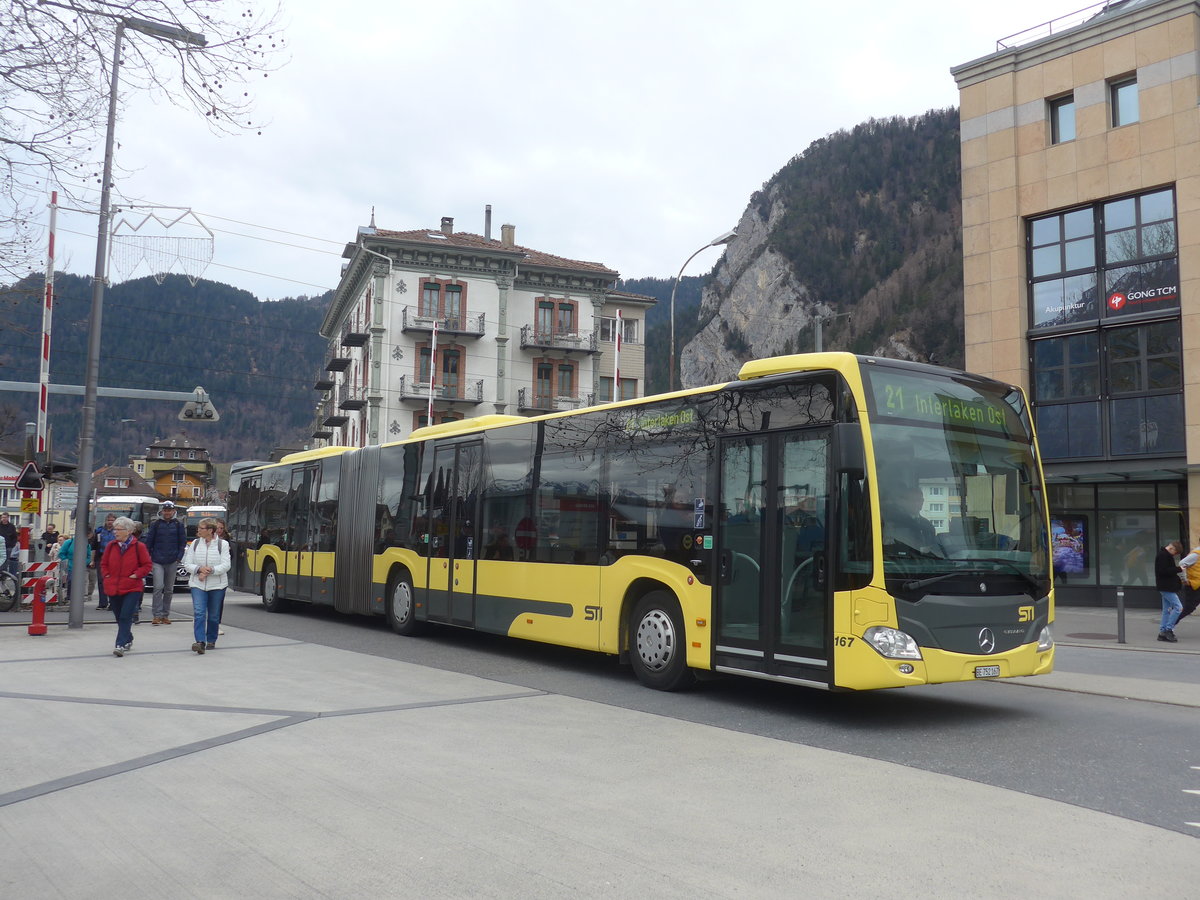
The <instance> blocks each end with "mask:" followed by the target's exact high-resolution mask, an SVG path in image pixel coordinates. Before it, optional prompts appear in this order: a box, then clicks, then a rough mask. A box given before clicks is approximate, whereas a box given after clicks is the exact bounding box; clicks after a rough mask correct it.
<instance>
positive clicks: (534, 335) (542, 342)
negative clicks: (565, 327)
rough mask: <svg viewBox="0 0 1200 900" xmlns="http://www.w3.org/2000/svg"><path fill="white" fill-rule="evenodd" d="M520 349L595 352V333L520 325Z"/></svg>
mask: <svg viewBox="0 0 1200 900" xmlns="http://www.w3.org/2000/svg"><path fill="white" fill-rule="evenodd" d="M521 349H522V350H566V351H567V352H571V351H574V350H578V351H579V352H581V353H595V352H596V350H597V348H596V334H595V332H588V333H587V334H579V333H578V332H575V331H540V330H538V329H537V328H536V327H535V326H533V325H522V326H521Z"/></svg>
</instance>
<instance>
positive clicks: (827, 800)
mask: <svg viewBox="0 0 1200 900" xmlns="http://www.w3.org/2000/svg"><path fill="white" fill-rule="evenodd" d="M11 615H13V614H3V615H0V621H2V620H8V616H11ZM25 615H26V623H27V621H28V613H26V614H25ZM105 615H106V614H105ZM57 616H61V617H62V620H63V621H65V618H66V611H65V610H63V611H61V612H55V613H52V620H53V618H54V617H57ZM1145 618H1146V611H1144V610H1143V611H1140V612H1138V613H1135V614H1131V615H1130V618H1129V620H1128V623H1127V625H1128V626H1129V629H1130V634H1131V637H1132V636H1133V635H1134V633H1135V630H1136V637H1137V640H1138V641H1141V642H1143V643H1145V642H1144V638H1143V635H1142V632H1143V630H1144V624H1145V623H1144V621H1143V620H1144V619H1145ZM87 621H88V624H87V625H86V626H85V627H84V628H83V629H74V630H72V629H69V628H67V627H66V626H65V625H52V626H51V627H50V630H49V633H48V634H47V635H44V636H40V637H34V636H30V635H28V634H27V632H26V629H25V628H24V627H20V626H14V627H3V626H0V721H3V722H4V732H3V733H4V736H5V737H4V741H3V744H2V746H3V747H4V748H5V750H6V752H5V753H4V754H3V757H2V758H0V842H2V843H0V846H2V847H3V849H2V850H0V892H2V893H3V894H4V895H5V896H29V897H67V898H75V897H78V898H92V897H104V896H122V897H146V898H150V897H153V898H162V897H238V898H245V897H248V896H249V897H255V898H259V897H356V898H357V897H385V896H387V897H414V898H450V897H465V896H472V897H521V898H528V897H547V898H550V897H553V898H558V897H562V896H565V895H568V894H579V895H582V896H604V897H618V898H623V897H644V896H647V895H653V896H656V897H663V898H673V897H733V896H742V897H745V896H750V897H794V896H797V895H798V894H805V895H809V896H815V897H857V896H878V895H885V894H886V895H896V894H906V893H913V894H918V893H919V894H920V895H921V896H926V897H993V896H1000V895H1002V894H1010V893H1013V894H1017V893H1019V894H1024V893H1034V892H1036V893H1037V895H1038V896H1039V897H1051V898H1053V897H1062V898H1076V897H1079V896H1084V895H1086V896H1090V897H1093V898H1108V897H1114V898H1116V897H1120V898H1126V897H1128V896H1129V893H1130V891H1131V890H1135V891H1137V892H1142V893H1150V894H1153V895H1156V896H1181V897H1182V896H1188V895H1189V894H1190V893H1193V892H1194V891H1195V887H1196V884H1198V883H1200V855H1198V854H1196V853H1195V849H1196V842H1195V839H1194V838H1192V837H1189V836H1187V835H1182V834H1176V833H1174V832H1168V831H1164V830H1162V829H1159V828H1154V827H1151V826H1146V825H1142V824H1139V823H1136V822H1131V821H1128V820H1125V819H1121V818H1117V817H1113V816H1108V815H1104V814H1101V813H1095V812H1091V811H1088V810H1084V809H1080V808H1077V807H1074V806H1070V805H1067V804H1063V803H1058V802H1056V801H1053V800H1047V799H1044V798H1039V797H1033V796H1029V795H1026V794H1021V793H1017V792H1012V791H1007V790H1004V789H1000V788H995V787H990V786H987V785H981V784H977V783H974V782H969V781H965V780H961V779H956V778H949V777H945V776H940V775H936V774H932V773H928V772H922V771H918V770H914V769H910V768H906V767H903V766H897V765H894V764H890V763H884V762H879V761H876V760H871V759H863V758H858V757H854V756H850V755H846V754H841V753H835V752H830V751H825V750H819V749H814V748H811V747H806V746H803V745H798V744H793V743H787V742H781V741H776V740H773V739H770V738H764V737H758V736H755V735H748V734H743V733H739V732H734V731H727V730H724V729H720V728H714V727H711V726H705V725H697V724H694V723H689V722H684V721H679V720H676V719H671V718H666V717H660V716H655V715H649V714H646V713H641V712H636V711H631V710H626V709H622V708H617V707H612V706H608V705H604V704H599V703H592V702H587V701H582V700H575V699H572V698H568V697H563V696H556V695H553V694H547V693H544V692H541V691H536V690H530V689H527V688H522V687H518V686H514V685H510V684H504V683H501V682H497V681H490V680H485V679H481V678H476V677H472V676H467V675H461V674H457V673H453V672H446V671H442V670H437V669H430V668H425V667H422V666H416V665H411V664H408V663H403V662H397V661H394V660H388V659H382V658H379V657H375V656H369V655H364V654H358V653H352V652H348V651H342V650H336V649H332V648H329V647H324V646H319V645H313V644H307V643H300V642H295V641H290V640H286V639H281V638H274V637H271V636H266V635H262V634H258V633H255V632H249V631H242V630H240V629H237V628H232V627H229V626H226V631H227V632H228V633H227V634H226V635H225V636H224V637H223V638H221V639H220V641H219V646H218V649H216V650H213V651H210V652H209V653H206V654H205V655H204V656H198V655H196V654H194V653H191V652H190V651H189V650H188V649H187V647H188V645H189V643H190V634H191V628H190V622H189V621H187V620H186V619H183V618H180V620H179V621H178V623H177V624H174V625H171V626H160V627H153V626H150V625H142V626H139V627H138V628H136V629H135V632H134V633H135V639H134V650H133V652H132V653H130V654H129V655H128V656H126V657H124V658H123V659H116V658H114V657H113V656H112V655H111V649H112V643H113V637H114V634H115V626H114V625H113V624H112V622H111V619H105V618H104V617H103V616H99V617H98V616H97V615H96V613H95V610H94V605H93V606H92V609H91V610H89V614H88V617H87ZM1106 621H1108V620H1107V619H1106V618H1105V617H1104V615H1103V611H1097V612H1095V613H1094V614H1090V615H1089V614H1084V613H1082V612H1081V613H1079V614H1076V613H1073V612H1068V613H1067V614H1065V615H1063V616H1061V617H1060V627H1059V634H1060V638H1061V639H1062V640H1063V641H1064V642H1065V641H1070V640H1072V638H1071V632H1075V631H1077V632H1078V633H1080V634H1084V633H1086V634H1100V633H1103V632H1105V631H1106V628H1105V626H1104V624H1103V623H1105V622H1106ZM1197 625H1198V627H1197V635H1196V637H1195V638H1194V640H1195V643H1196V645H1197V648H1198V649H1200V622H1198V623H1197ZM1114 633H1115V631H1114ZM1081 640H1086V641H1088V642H1089V645H1092V644H1093V643H1094V644H1098V645H1103V642H1102V639H1100V638H1096V637H1090V638H1086V639H1081ZM1187 642H1188V639H1186V638H1183V637H1181V643H1180V644H1179V645H1174V646H1172V647H1171V648H1165V649H1160V647H1161V645H1160V646H1159V647H1156V646H1154V642H1153V641H1151V642H1149V643H1146V644H1145V646H1144V647H1143V646H1141V645H1140V644H1134V643H1133V642H1132V640H1131V643H1130V644H1128V645H1125V646H1127V647H1128V648H1129V649H1131V650H1132V649H1141V650H1145V651H1146V652H1173V653H1194V652H1196V650H1192V649H1190V648H1188V647H1187ZM1109 645H1110V646H1118V645H1115V642H1109ZM1055 677H1057V676H1054V675H1052V676H1048V679H1052V678H1055ZM1040 680H1042V679H1030V680H1029V681H1028V683H1031V684H1032V683H1035V682H1037V681H1040ZM1022 683H1026V682H1025V681H1023V682H1022ZM980 687H981V688H982V689H990V688H986V687H984V686H982V685H981V686H980ZM914 690H920V689H914ZM880 798H886V802H885V803H883V804H881V803H880V802H879V800H880ZM1016 823H1026V824H1027V825H1029V826H1030V827H1017V828H1014V827H1012V826H1013V825H1014V824H1016ZM998 837H1002V838H1003V839H1002V840H998V839H997V838H998ZM1148 846H1153V847H1154V850H1155V853H1154V856H1156V857H1157V856H1159V855H1161V856H1162V857H1164V858H1169V859H1171V860H1172V862H1171V865H1169V866H1158V865H1153V864H1148V863H1147V856H1146V853H1145V848H1146V847H1148ZM1081 848H1086V852H1081Z"/></svg>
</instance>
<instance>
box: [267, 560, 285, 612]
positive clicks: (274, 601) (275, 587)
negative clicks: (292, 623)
mask: <svg viewBox="0 0 1200 900" xmlns="http://www.w3.org/2000/svg"><path fill="white" fill-rule="evenodd" d="M262 603H263V607H264V608H265V609H266V611H267V612H273V613H277V612H283V611H284V610H285V609H287V601H286V600H284V599H283V598H282V597H280V596H279V575H278V574H277V573H276V572H275V566H274V564H273V563H267V566H266V568H265V569H263V580H262Z"/></svg>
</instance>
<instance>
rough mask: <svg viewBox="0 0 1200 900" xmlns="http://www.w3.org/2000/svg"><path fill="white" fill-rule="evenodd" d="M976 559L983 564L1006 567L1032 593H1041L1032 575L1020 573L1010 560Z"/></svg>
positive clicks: (1037, 582) (1039, 586)
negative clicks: (1027, 586)
mask: <svg viewBox="0 0 1200 900" xmlns="http://www.w3.org/2000/svg"><path fill="white" fill-rule="evenodd" d="M978 558H979V559H982V560H983V561H984V562H990V563H995V564H996V565H998V566H1008V567H1009V568H1010V569H1012V572H1013V574H1014V575H1016V576H1017V577H1018V578H1021V579H1022V580H1024V582H1025V583H1026V584H1028V585H1029V586H1030V587H1031V588H1032V589H1033V591H1034V593H1038V592H1039V591H1041V589H1042V586H1041V583H1040V582H1039V581H1038V580H1037V579H1036V578H1034V577H1033V576H1032V575H1030V574H1029V573H1028V572H1023V571H1021V568H1020V566H1018V565H1017V564H1016V563H1014V562H1013V561H1012V560H1009V559H996V558H994V557H978Z"/></svg>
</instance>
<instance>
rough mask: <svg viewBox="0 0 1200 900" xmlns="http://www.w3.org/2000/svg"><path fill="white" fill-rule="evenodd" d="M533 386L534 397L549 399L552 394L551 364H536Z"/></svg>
mask: <svg viewBox="0 0 1200 900" xmlns="http://www.w3.org/2000/svg"><path fill="white" fill-rule="evenodd" d="M535 386H536V390H535V391H534V396H535V397H537V398H539V399H549V398H550V397H552V396H554V366H553V365H552V364H550V363H544V362H543V363H538V364H537V371H536V381H535Z"/></svg>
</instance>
